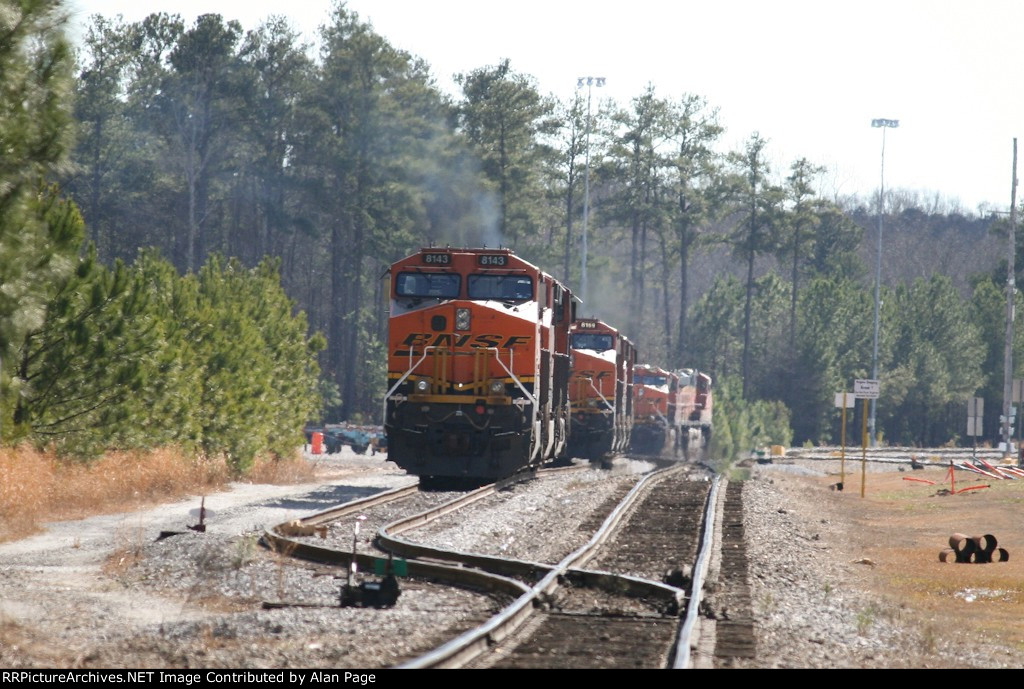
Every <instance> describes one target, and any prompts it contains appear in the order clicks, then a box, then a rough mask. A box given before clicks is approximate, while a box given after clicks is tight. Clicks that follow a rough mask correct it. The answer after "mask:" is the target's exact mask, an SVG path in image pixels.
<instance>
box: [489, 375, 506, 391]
mask: <svg viewBox="0 0 1024 689" xmlns="http://www.w3.org/2000/svg"><path fill="white" fill-rule="evenodd" d="M488 387H489V388H490V391H491V394H492V395H501V394H503V393H504V392H505V381H503V380H501V379H498V378H495V379H494V380H492V381H491V383H490V385H489V386H488Z"/></svg>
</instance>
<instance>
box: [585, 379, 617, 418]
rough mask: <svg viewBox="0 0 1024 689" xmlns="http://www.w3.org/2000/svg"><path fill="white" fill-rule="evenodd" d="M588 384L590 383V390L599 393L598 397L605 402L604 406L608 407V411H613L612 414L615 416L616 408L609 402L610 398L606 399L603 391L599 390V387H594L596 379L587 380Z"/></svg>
mask: <svg viewBox="0 0 1024 689" xmlns="http://www.w3.org/2000/svg"><path fill="white" fill-rule="evenodd" d="M587 382H588V383H590V388H591V389H592V390H593V391H594V392H596V393H597V396H598V397H600V398H601V401H602V402H604V405H605V406H606V407H608V409H609V410H611V412H612V413H613V414H614V413H615V406H614V405H612V403H611V402H609V401H608V398H607V397H605V396H604V395H602V394H601V391H600V390H598V389H597V386H596V385H594V379H593V378H587Z"/></svg>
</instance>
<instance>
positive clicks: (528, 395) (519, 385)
mask: <svg viewBox="0 0 1024 689" xmlns="http://www.w3.org/2000/svg"><path fill="white" fill-rule="evenodd" d="M436 349H442V347H440V346H438V345H428V346H426V347H424V348H423V356H421V357H420V359H419V361H417V362H416V363H415V364H411V365H410V366H409V370H408V371H406V372H405V373H403V374H402V377H401V378H399V379H398V380H397V381H395V384H394V385H392V386H391V389H390V390H388V391H387V392H386V393H385V394H384V418H387V411H388V410H387V403H388V400H389V399H391V395H393V394H394V392H395V390H397V389H398V386H400V385H401V384H402V383H404V382H405V381H406V379H407V378H408V377H409V376H411V375H412V372H413V371H415V370H416V369H417V368H419V365H420V364H422V363H423V362H424V361H426V359H427V354H429V353H430V351H431V350H436ZM476 351H482V352H494V354H495V356H494V360H495V361H497V362H498V364H499V365H500V366H501V367H502V368H503V369H505V373H507V374H508V376H509V378H511V379H512V382H513V383H515V386H516V387H517V388H519V390H520V392H522V393H523V395H525V396H526V398H527V399H528V400H530V403H531V404H533V406H534V407H535V408H536V406H537V397H536V396H535V395H533V394H532V393H531V392H530V391H529V390H527V389H526V386H524V385H523V383H522V381H521V380H519V377H518V376H516V374H514V373H512V370H511V369H510V368H509V367H508V366H506V365H505V362H504V361H502V360H501V350H500V349H498V348H497V347H479V348H477V349H476ZM459 354H468V352H452V355H453V356H458V355H459ZM514 356H515V352H513V351H512V350H511V349H510V350H509V353H508V358H509V363H510V364H513V365H514V364H515V359H514V358H513V357H514ZM409 360H410V361H412V353H411V351H410V354H409ZM591 385H593V383H591ZM598 394H599V395H600V394H601V393H600V392H599V393H598ZM602 399H603V397H602ZM605 404H607V400H605Z"/></svg>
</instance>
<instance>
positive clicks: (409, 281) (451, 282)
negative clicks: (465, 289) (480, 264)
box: [395, 273, 462, 299]
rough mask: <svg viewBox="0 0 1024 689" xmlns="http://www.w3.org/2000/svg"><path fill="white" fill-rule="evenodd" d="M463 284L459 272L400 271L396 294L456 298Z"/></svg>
mask: <svg viewBox="0 0 1024 689" xmlns="http://www.w3.org/2000/svg"><path fill="white" fill-rule="evenodd" d="M461 286H462V276H460V275H458V274H457V273H399V274H398V277H397V278H395V294H397V295H398V296H400V297H438V298H443V299H454V298H456V297H458V296H459V288H460V287H461Z"/></svg>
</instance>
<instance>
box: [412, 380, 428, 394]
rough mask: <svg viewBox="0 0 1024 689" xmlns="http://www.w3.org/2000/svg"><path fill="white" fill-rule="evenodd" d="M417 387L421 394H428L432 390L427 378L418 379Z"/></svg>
mask: <svg viewBox="0 0 1024 689" xmlns="http://www.w3.org/2000/svg"><path fill="white" fill-rule="evenodd" d="M415 388H416V392H418V393H420V394H421V395H423V394H426V392H427V391H428V390H430V381H429V380H427V379H426V378H421V379H420V380H417V381H416V385H415Z"/></svg>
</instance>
